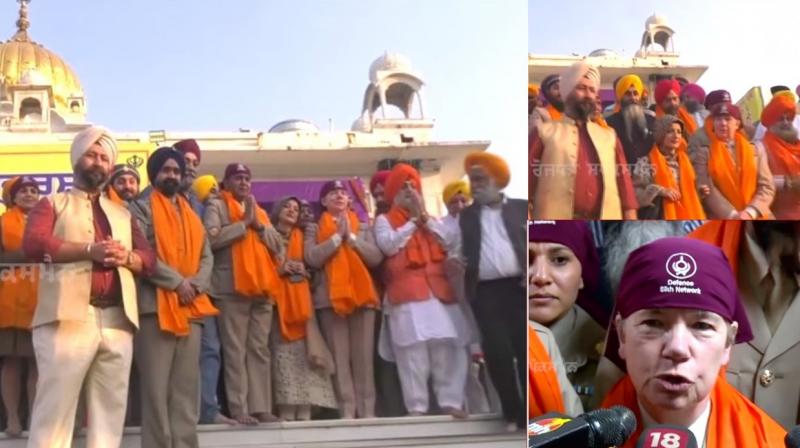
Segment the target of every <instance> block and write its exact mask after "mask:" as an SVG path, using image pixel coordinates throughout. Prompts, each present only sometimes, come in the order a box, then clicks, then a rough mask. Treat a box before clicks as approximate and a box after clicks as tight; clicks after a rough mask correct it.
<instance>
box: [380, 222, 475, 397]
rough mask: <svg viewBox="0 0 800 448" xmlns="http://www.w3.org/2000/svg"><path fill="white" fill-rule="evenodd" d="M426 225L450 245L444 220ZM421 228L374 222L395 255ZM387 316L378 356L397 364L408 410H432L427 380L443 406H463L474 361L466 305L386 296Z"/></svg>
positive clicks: (386, 250) (383, 245)
mask: <svg viewBox="0 0 800 448" xmlns="http://www.w3.org/2000/svg"><path fill="white" fill-rule="evenodd" d="M426 225H427V227H428V229H429V230H430V231H431V232H433V233H434V234H435V235H436V236H437V237H439V238H440V240H441V241H442V242H443V243H444V242H445V240H446V239H447V236H448V232H447V230H446V228H445V227H444V226H443V224H442V223H441V222H439V221H438V220H436V219H433V218H431V219H429V220H428V221H427V224H426ZM416 229H417V225H416V223H414V222H411V221H409V222H407V223H406V224H405V225H403V226H402V227H400V228H398V229H396V230H395V229H393V228H392V226H391V224H390V223H389V221H388V219H387V218H386V216H384V215H381V216H379V217H378V218H377V219H376V221H375V228H374V231H375V240H376V242H377V244H378V247H380V249H381V251H383V253H384V254H385V255H386V256H387V257H390V256H393V255H395V254H397V253H398V252H399V251H400V250H402V249H403V248H404V247H405V246H406V244H408V241H409V240H410V239H411V237H412V236H413V234H414V232H415V231H416ZM384 313H385V314H386V315H388V325H386V326H383V328H381V341H380V342H379V353H380V355H381V356H382V357H384V358H385V359H387V360H392V359H396V360H397V367H398V374H399V376H400V385H401V386H402V389H403V401H404V402H405V405H406V409H408V411H409V412H419V413H424V412H427V411H428V407H429V405H428V378H432V380H433V390H434V393H435V394H436V398H437V401H438V403H439V406H441V407H451V408H462V407H463V405H464V392H465V387H466V381H467V374H468V371H467V370H468V363H469V360H468V357H467V350H466V348H465V346H466V345H467V344H468V342H469V339H470V337H469V325H468V324H467V319H466V318H465V316H464V313H463V312H462V310H461V306H459V305H458V304H451V305H445V304H443V303H442V302H441V300H439V299H438V298H436V297H435V296H433V295H432V294H431V296H430V298H429V299H427V300H422V301H413V302H408V303H402V304H398V305H393V304H391V303H390V302H389V300H388V297H384ZM387 326H388V332H387V331H385V327H387ZM389 335H390V336H391V337H388V336H389ZM387 339H390V340H391V342H390V343H389V341H387Z"/></svg>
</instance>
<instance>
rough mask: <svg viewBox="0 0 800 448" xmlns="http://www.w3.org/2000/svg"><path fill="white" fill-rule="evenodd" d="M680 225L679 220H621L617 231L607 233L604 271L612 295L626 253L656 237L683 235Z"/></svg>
mask: <svg viewBox="0 0 800 448" xmlns="http://www.w3.org/2000/svg"><path fill="white" fill-rule="evenodd" d="M682 226H683V223H681V222H679V221H673V222H670V221H645V222H635V221H632V222H623V223H622V225H621V226H620V228H619V231H618V232H617V233H615V234H611V235H609V237H608V240H607V242H606V247H605V250H606V261H605V271H606V276H607V277H608V280H609V284H610V285H611V293H612V296H614V297H615V296H616V295H617V290H618V288H619V282H620V280H621V278H622V271H623V269H624V268H625V262H626V261H628V255H630V254H631V252H633V251H634V250H636V249H638V248H639V247H641V246H643V245H645V244H647V243H650V242H653V241H655V240H657V239H660V238H665V237H668V236H681V235H683V234H684V233H685V232H684V231H683V227H682Z"/></svg>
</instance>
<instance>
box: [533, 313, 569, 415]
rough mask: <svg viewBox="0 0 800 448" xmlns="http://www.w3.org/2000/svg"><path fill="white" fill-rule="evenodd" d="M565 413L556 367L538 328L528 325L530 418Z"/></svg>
mask: <svg viewBox="0 0 800 448" xmlns="http://www.w3.org/2000/svg"><path fill="white" fill-rule="evenodd" d="M548 412H560V413H562V414H563V413H564V399H563V397H562V396H561V387H560V386H559V384H558V377H557V376H556V369H555V366H553V361H552V360H551V359H550V355H549V354H548V353H547V350H546V349H545V348H544V344H542V341H541V340H540V339H539V336H537V335H536V330H534V329H533V327H532V326H531V325H530V324H529V325H528V418H533V417H538V416H540V415H543V414H546V413H548Z"/></svg>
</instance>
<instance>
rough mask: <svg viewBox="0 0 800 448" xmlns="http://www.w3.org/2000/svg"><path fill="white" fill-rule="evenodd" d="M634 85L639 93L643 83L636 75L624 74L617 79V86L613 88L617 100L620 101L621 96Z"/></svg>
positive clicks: (642, 88) (642, 89)
mask: <svg viewBox="0 0 800 448" xmlns="http://www.w3.org/2000/svg"><path fill="white" fill-rule="evenodd" d="M631 87H634V88H635V89H636V91H637V92H638V93H639V95H641V94H642V92H643V91H644V84H642V79H641V78H639V77H638V76H636V75H625V76H623V77H622V78H620V79H619V81H617V87H616V88H615V89H614V90H615V93H616V94H617V101H622V97H623V96H625V93H626V92H627V91H628V90H629V89H630V88H631Z"/></svg>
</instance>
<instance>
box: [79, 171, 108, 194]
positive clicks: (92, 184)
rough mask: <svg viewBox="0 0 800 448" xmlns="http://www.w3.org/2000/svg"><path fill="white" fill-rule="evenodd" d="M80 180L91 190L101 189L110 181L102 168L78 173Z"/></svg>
mask: <svg viewBox="0 0 800 448" xmlns="http://www.w3.org/2000/svg"><path fill="white" fill-rule="evenodd" d="M77 175H78V178H80V180H81V181H82V182H83V183H84V184H85V185H86V186H87V187H89V188H92V189H95V188H99V187H100V185H102V184H104V183H105V182H106V180H107V179H108V173H106V172H104V171H103V169H102V168H100V167H94V168H87V169H81V170H79V171H78V173H77Z"/></svg>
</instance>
